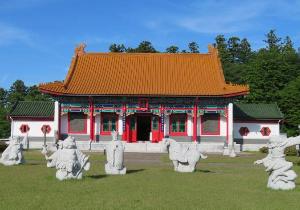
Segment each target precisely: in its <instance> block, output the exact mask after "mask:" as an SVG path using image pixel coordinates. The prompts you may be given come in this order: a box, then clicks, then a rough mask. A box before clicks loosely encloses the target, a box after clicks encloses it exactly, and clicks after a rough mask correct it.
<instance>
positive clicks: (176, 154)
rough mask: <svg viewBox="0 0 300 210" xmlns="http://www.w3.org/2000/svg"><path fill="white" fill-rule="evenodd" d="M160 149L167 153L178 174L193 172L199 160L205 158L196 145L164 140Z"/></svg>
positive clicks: (168, 139)
mask: <svg viewBox="0 0 300 210" xmlns="http://www.w3.org/2000/svg"><path fill="white" fill-rule="evenodd" d="M162 147H163V150H165V151H167V152H168V153H169V158H170V160H171V161H172V162H173V165H174V170H175V171H178V172H194V171H195V168H196V165H197V163H198V161H199V159H200V158H202V159H206V158H207V156H206V155H203V154H202V153H201V152H200V151H199V149H198V147H197V143H195V144H189V145H184V144H181V143H179V142H176V141H175V140H173V139H170V138H164V139H163V140H162Z"/></svg>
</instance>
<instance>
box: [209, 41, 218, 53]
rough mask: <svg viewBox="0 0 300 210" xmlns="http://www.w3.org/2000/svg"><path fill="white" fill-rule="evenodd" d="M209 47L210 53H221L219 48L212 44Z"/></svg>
mask: <svg viewBox="0 0 300 210" xmlns="http://www.w3.org/2000/svg"><path fill="white" fill-rule="evenodd" d="M207 48H208V53H210V54H217V55H218V54H219V51H218V48H217V47H215V46H213V45H212V44H209V45H208V47H207Z"/></svg>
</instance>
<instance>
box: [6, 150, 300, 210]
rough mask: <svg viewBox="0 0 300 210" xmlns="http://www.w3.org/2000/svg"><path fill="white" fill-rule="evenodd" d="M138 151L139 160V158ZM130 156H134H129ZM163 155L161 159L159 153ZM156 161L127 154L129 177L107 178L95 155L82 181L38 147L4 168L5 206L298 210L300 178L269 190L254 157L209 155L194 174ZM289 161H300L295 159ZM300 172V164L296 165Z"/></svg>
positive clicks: (101, 159)
mask: <svg viewBox="0 0 300 210" xmlns="http://www.w3.org/2000/svg"><path fill="white" fill-rule="evenodd" d="M135 155H136V156H137V161H134V158H135ZM128 156H130V158H128ZM157 156H158V157H157ZM157 156H156V159H157V160H156V161H149V160H148V161H146V160H145V161H143V158H141V155H138V154H126V167H127V170H128V174H126V175H125V176H106V175H105V173H104V160H105V157H104V155H103V154H102V153H91V154H90V157H91V162H92V167H91V170H90V171H88V172H86V173H85V174H84V179H83V180H68V181H62V182H60V181H58V180H56V178H55V169H49V168H46V165H45V160H44V159H43V157H42V155H41V154H40V152H39V151H28V152H25V158H26V161H27V162H26V164H25V165H20V166H12V167H5V166H2V165H1V166H0V184H1V185H0V196H1V197H0V198H1V201H0V208H1V209H218V210H219V209H230V210H231V209H272V210H273V209H280V210H282V209H298V208H299V198H300V186H299V179H297V180H296V183H297V187H296V189H295V190H293V191H273V190H270V189H267V188H266V183H267V177H268V176H267V173H266V172H265V171H264V168H263V167H262V166H254V165H253V161H254V160H257V159H260V158H262V157H264V156H265V155H264V154H260V153H251V154H249V155H242V156H240V157H237V158H228V157H223V156H220V155H209V156H208V159H206V160H201V161H200V163H199V164H198V167H197V171H196V172H195V173H189V174H183V173H176V172H174V171H173V168H172V166H171V163H170V161H169V160H168V157H167V155H166V154H162V155H157ZM289 160H292V161H294V162H295V161H297V158H296V157H289ZM294 170H295V171H296V173H297V174H300V167H299V166H297V165H296V164H295V165H294Z"/></svg>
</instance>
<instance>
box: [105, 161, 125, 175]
mask: <svg viewBox="0 0 300 210" xmlns="http://www.w3.org/2000/svg"><path fill="white" fill-rule="evenodd" d="M105 173H106V174H109V175H124V174H126V168H125V167H123V168H122V169H117V168H115V167H111V166H110V164H109V163H106V164H105Z"/></svg>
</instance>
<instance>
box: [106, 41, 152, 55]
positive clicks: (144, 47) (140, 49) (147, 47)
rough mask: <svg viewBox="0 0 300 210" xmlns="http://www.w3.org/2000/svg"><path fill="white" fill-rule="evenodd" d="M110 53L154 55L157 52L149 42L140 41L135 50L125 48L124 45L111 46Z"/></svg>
mask: <svg viewBox="0 0 300 210" xmlns="http://www.w3.org/2000/svg"><path fill="white" fill-rule="evenodd" d="M109 51H110V52H119V53H120V52H127V53H156V52H158V51H157V50H156V49H155V48H154V47H153V45H152V43H151V42H149V41H142V42H141V43H140V44H139V45H138V46H137V47H136V48H131V47H127V48H126V47H125V45H124V44H111V45H110V47H109Z"/></svg>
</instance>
